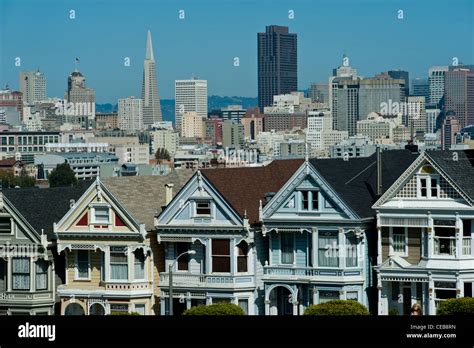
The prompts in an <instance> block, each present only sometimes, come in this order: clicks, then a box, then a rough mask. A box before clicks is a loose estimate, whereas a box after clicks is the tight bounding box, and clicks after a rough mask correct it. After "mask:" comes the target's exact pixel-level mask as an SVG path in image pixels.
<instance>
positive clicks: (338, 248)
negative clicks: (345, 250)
mask: <svg viewBox="0 0 474 348" xmlns="http://www.w3.org/2000/svg"><path fill="white" fill-rule="evenodd" d="M321 232H337V231H334V230H319V229H318V232H317V233H318V235H317V237H316V238H317V241H318V249H317V252H316V259H317V260H316V262H317V267H319V268H324V269H326V268H327V269H339V268H346V262H345V260H344V266H341V258H340V257H338V261H337V264H338V266H336V267H333V266H323V265H320V264H319V234H320V233H321ZM340 239H341V238H339V233H337V243H336V245H337V253H338V255H340V253H341V251H340V247H341V244H340V243H341V241H340ZM323 290H324V289H323Z"/></svg>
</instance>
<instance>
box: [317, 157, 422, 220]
mask: <svg viewBox="0 0 474 348" xmlns="http://www.w3.org/2000/svg"><path fill="white" fill-rule="evenodd" d="M417 156H418V154H417V153H412V152H410V151H408V150H390V151H382V192H385V191H386V190H387V189H388V188H389V187H390V186H391V185H392V184H393V183H394V182H395V180H397V179H398V178H399V176H400V175H401V174H402V173H403V172H404V171H405V170H406V169H407V168H408V167H409V166H410V164H411V163H412V162H413V161H414V160H415V159H416V158H417ZM310 163H311V164H312V165H313V166H314V168H315V169H316V170H317V171H318V172H319V173H320V174H321V175H322V176H323V177H324V179H325V180H326V181H327V182H328V183H329V185H331V187H332V188H333V189H334V190H335V191H336V192H337V194H338V195H339V197H340V198H341V199H342V200H343V201H344V202H345V203H346V204H348V205H349V206H350V207H351V208H352V209H353V210H354V211H355V212H356V213H357V214H358V215H359V217H360V218H367V217H372V216H374V215H375V213H374V211H373V210H372V205H373V203H374V202H375V200H376V198H377V197H376V192H377V161H376V154H375V153H374V154H373V155H372V156H370V157H358V158H350V159H349V160H347V161H344V159H342V158H341V159H339V158H338V159H333V158H327V159H311V160H310Z"/></svg>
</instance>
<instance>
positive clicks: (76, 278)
mask: <svg viewBox="0 0 474 348" xmlns="http://www.w3.org/2000/svg"><path fill="white" fill-rule="evenodd" d="M78 251H87V278H79V267H78V266H79V264H78V261H77V252H78ZM91 273H92V270H91V253H90V250H75V251H74V280H79V281H81V280H84V281H90V280H91Z"/></svg>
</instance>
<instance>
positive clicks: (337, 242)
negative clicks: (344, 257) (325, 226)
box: [317, 230, 345, 268]
mask: <svg viewBox="0 0 474 348" xmlns="http://www.w3.org/2000/svg"><path fill="white" fill-rule="evenodd" d="M322 233H331V234H334V235H335V239H336V246H337V250H336V253H337V257H334V259H336V260H337V265H335V266H332V265H331V266H328V265H322V264H321V259H320V251H321V250H325V251H327V250H328V248H327V247H326V245H324V246H323V245H322V243H321V237H325V236H323V235H322ZM339 234H340V233H339V231H334V230H332V231H331V230H321V231H319V230H318V253H317V259H318V260H317V262H318V267H324V268H340V267H341V262H340V257H339V256H340V250H339V248H340V240H339ZM326 259H329V258H327V257H326ZM344 265H345V264H344Z"/></svg>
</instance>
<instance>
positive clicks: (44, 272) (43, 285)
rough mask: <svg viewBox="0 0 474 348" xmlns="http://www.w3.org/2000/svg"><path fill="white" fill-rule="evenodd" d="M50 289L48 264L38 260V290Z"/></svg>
mask: <svg viewBox="0 0 474 348" xmlns="http://www.w3.org/2000/svg"><path fill="white" fill-rule="evenodd" d="M47 288H48V262H46V261H45V260H38V261H37V262H36V290H46V289H47Z"/></svg>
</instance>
